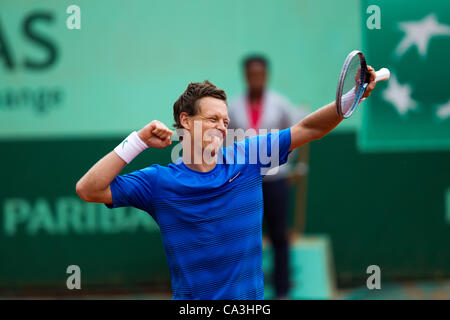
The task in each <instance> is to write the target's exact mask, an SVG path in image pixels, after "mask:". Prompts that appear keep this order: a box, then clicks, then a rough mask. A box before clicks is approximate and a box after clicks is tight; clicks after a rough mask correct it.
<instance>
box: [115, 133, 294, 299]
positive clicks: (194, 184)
mask: <svg viewBox="0 0 450 320" xmlns="http://www.w3.org/2000/svg"><path fill="white" fill-rule="evenodd" d="M290 144H291V133H290V129H289V128H288V129H285V130H282V131H279V132H276V133H269V134H267V135H261V136H255V137H251V138H248V139H245V140H243V141H241V142H238V143H235V144H234V145H232V146H230V147H227V148H222V149H221V150H220V153H219V161H218V163H217V164H216V166H215V167H214V169H212V170H211V171H209V172H198V171H194V170H191V169H189V168H188V167H187V166H186V165H185V164H184V163H183V162H182V161H181V159H179V161H177V162H176V163H174V164H169V165H168V166H160V165H152V166H150V167H147V168H145V169H142V170H138V171H134V172H132V173H129V174H125V175H121V176H117V177H116V178H115V179H114V180H113V181H112V183H111V192H112V198H113V204H112V205H107V206H108V207H109V208H117V207H123V206H133V207H136V208H138V209H141V210H144V211H146V212H148V213H149V214H150V215H151V216H152V217H153V218H154V219H155V221H156V222H157V224H158V225H159V227H160V230H161V237H162V242H163V246H164V250H165V254H166V257H167V263H168V266H169V271H170V276H171V284H172V292H173V299H204V300H210V299H221V300H231V299H252V300H260V299H264V278H263V271H262V218H263V197H262V178H263V176H264V171H263V170H264V168H267V167H269V166H274V163H275V160H276V161H278V162H279V164H280V165H281V164H283V163H285V162H286V161H287V157H288V154H289V148H290ZM274 146H278V147H277V148H275V147H274ZM256 151H257V154H255V152H256ZM272 151H274V152H273V153H274V154H272ZM275 151H276V154H275ZM251 152H253V153H251ZM267 157H269V158H270V161H269V162H268V161H267ZM220 160H222V161H220Z"/></svg>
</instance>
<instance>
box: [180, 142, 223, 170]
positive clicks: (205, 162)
mask: <svg viewBox="0 0 450 320" xmlns="http://www.w3.org/2000/svg"><path fill="white" fill-rule="evenodd" d="M186 151H187V152H186ZM203 155H204V151H203V150H202V149H199V150H194V148H193V146H189V145H183V158H182V159H183V163H184V164H185V165H186V167H188V168H189V169H191V170H194V171H199V172H208V171H211V170H213V169H214V168H215V167H216V164H217V153H216V154H214V155H209V156H210V159H204V157H203Z"/></svg>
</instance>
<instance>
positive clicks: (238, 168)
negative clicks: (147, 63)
mask: <svg viewBox="0 0 450 320" xmlns="http://www.w3.org/2000/svg"><path fill="white" fill-rule="evenodd" d="M368 71H369V72H370V81H371V82H370V84H369V86H368V87H367V89H366V92H365V93H364V97H368V96H369V94H370V92H371V91H372V90H373V88H374V87H375V84H376V83H375V81H374V79H375V71H374V70H373V68H371V67H368ZM173 111H174V112H173V115H174V120H175V127H176V128H177V129H181V131H182V132H183V135H182V137H181V138H180V140H181V143H182V147H183V155H182V157H180V158H179V159H178V160H177V161H175V163H172V164H169V165H168V166H160V165H152V166H149V167H147V168H144V169H142V170H137V171H134V172H132V173H129V174H125V175H119V173H120V171H121V170H122V169H123V168H124V167H125V166H126V165H127V164H128V163H130V162H131V161H132V160H133V159H134V158H135V157H136V156H137V155H138V154H139V153H141V152H142V151H144V150H145V149H150V150H149V151H147V152H151V149H153V148H165V147H168V146H169V145H171V138H172V134H173V132H172V131H171V130H170V129H169V128H168V127H167V126H165V125H164V124H163V123H161V122H159V121H157V120H153V121H151V122H150V123H149V124H147V125H146V126H145V127H144V128H142V129H141V130H139V131H137V132H136V131H134V132H133V133H131V134H130V135H129V136H128V137H127V138H126V139H125V140H124V141H123V142H121V143H120V144H119V145H118V146H117V147H116V148H115V149H114V151H111V152H110V153H109V154H107V155H106V156H105V157H103V158H102V159H100V160H99V161H98V162H97V163H96V164H95V165H94V166H93V167H92V168H91V169H90V170H89V171H88V172H87V173H86V174H85V175H84V176H83V177H82V178H81V179H80V180H79V181H78V183H77V185H76V191H77V193H78V195H79V196H80V197H81V199H83V200H84V201H88V202H97V203H104V204H105V205H106V206H107V207H108V208H117V207H124V206H132V207H136V208H138V209H141V210H144V211H146V212H147V213H149V214H150V215H151V216H152V217H153V218H154V219H155V221H156V222H157V224H158V225H159V227H160V230H161V237H162V242H163V246H164V250H165V254H166V257H167V263H168V266H169V271H170V276H171V284H172V292H173V299H203V300H210V299H220V300H225V299H226V300H228V299H230V300H231V299H252V300H260V299H264V279H263V271H262V217H263V198H262V178H263V177H264V174H265V173H267V171H268V170H264V169H267V168H271V167H274V166H277V165H281V164H283V163H285V162H286V161H287V157H288V155H289V153H290V151H291V150H293V149H295V148H297V147H300V146H301V145H303V144H305V143H308V142H309V141H312V140H315V139H320V138H322V137H323V136H325V135H326V134H327V133H328V132H330V131H331V130H332V129H333V128H335V127H336V126H337V125H338V124H339V123H340V122H341V121H342V118H340V117H339V116H338V115H337V112H336V105H335V103H334V102H332V103H330V104H328V105H326V106H324V107H322V108H321V109H319V110H317V111H315V112H313V113H312V114H310V115H308V116H307V117H306V118H304V119H303V120H302V121H300V122H299V123H297V124H296V125H294V126H292V127H290V128H287V129H284V130H281V131H278V132H270V133H267V134H264V135H259V136H253V137H251V138H248V139H245V140H242V141H240V142H236V143H234V144H233V145H231V146H229V147H226V148H225V147H222V142H223V139H224V137H225V135H226V134H227V126H228V124H229V118H228V112H227V100H226V94H225V92H224V91H223V90H221V89H218V88H216V87H215V86H214V85H213V84H212V83H210V82H208V81H205V82H203V83H191V84H189V85H188V87H187V89H186V91H185V92H184V93H183V94H182V95H181V96H180V97H179V99H178V100H177V101H176V102H175V104H174V108H173ZM267 159H269V160H268V161H267Z"/></svg>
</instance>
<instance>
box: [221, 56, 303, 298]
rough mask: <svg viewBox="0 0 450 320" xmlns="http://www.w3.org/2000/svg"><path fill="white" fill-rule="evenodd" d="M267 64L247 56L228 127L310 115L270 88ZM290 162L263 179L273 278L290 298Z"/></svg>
mask: <svg viewBox="0 0 450 320" xmlns="http://www.w3.org/2000/svg"><path fill="white" fill-rule="evenodd" d="M268 68H269V62H268V60H267V59H266V58H265V57H264V56H263V55H251V56H248V57H246V58H245V59H244V61H243V71H244V75H245V80H246V84H247V91H246V93H244V94H242V95H240V96H238V97H236V98H235V99H234V100H233V101H231V103H230V106H229V116H230V120H231V121H230V126H229V128H232V129H244V130H248V129H254V130H255V132H257V131H258V130H259V129H266V130H269V131H270V130H271V129H278V130H282V129H286V128H289V127H291V126H292V125H294V124H295V123H297V122H299V121H300V120H302V119H303V118H304V117H305V116H306V115H307V111H306V110H305V109H304V108H294V107H293V106H292V104H291V102H290V101H289V99H287V98H286V97H284V96H283V95H281V94H279V93H278V92H275V91H273V90H270V89H268V87H267V82H268ZM292 158H293V157H291V159H292ZM291 162H292V161H291ZM291 162H288V163H286V164H284V165H282V166H280V167H279V168H275V170H271V171H272V172H269V174H267V175H266V176H265V178H264V182H263V199H264V219H265V224H266V227H267V231H268V235H269V238H270V241H271V242H272V245H273V248H274V269H273V270H274V272H273V276H274V277H273V282H274V285H275V294H276V298H277V299H286V298H288V291H289V250H288V223H287V220H288V208H289V185H288V178H289V175H290V172H291V169H292V164H291Z"/></svg>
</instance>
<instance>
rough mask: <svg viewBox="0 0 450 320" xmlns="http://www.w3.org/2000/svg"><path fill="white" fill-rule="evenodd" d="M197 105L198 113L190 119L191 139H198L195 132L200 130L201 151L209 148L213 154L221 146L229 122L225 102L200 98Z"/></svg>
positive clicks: (210, 98)
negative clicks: (191, 126) (191, 123)
mask: <svg viewBox="0 0 450 320" xmlns="http://www.w3.org/2000/svg"><path fill="white" fill-rule="evenodd" d="M197 103H198V104H199V113H198V114H196V115H195V116H193V117H192V120H194V126H193V132H191V136H192V137H193V139H199V137H197V135H199V133H197V132H198V130H199V129H201V133H202V136H201V137H202V142H201V146H202V150H205V149H206V148H207V147H208V146H209V147H208V148H209V149H210V150H211V151H212V152H213V154H215V153H216V152H217V150H218V149H219V148H220V146H221V145H222V142H223V139H224V138H225V136H226V134H227V127H228V124H229V122H230V119H229V118H228V108H227V105H226V103H225V101H223V100H220V99H216V98H212V97H204V98H201V99H200V100H198V101H197ZM191 131H192V130H191ZM194 143H198V141H194Z"/></svg>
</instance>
